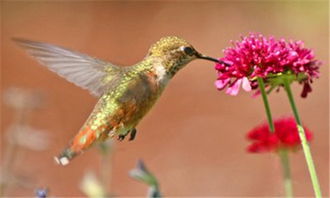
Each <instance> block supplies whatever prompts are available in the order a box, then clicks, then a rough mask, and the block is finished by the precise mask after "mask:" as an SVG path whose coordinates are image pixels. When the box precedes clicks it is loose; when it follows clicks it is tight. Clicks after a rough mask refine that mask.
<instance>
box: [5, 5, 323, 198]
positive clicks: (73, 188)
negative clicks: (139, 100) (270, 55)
mask: <svg viewBox="0 0 330 198" xmlns="http://www.w3.org/2000/svg"><path fill="white" fill-rule="evenodd" d="M1 18H2V30H1V33H2V34H1V46H2V49H1V56H2V62H1V70H2V72H1V84H2V87H1V89H2V90H1V91H2V92H3V91H4V90H6V89H7V88H10V87H21V88H25V89H27V90H39V91H41V92H43V93H44V95H45V104H44V106H43V108H41V109H39V110H37V111H34V112H33V113H31V114H30V115H31V116H30V117H29V124H30V125H32V126H33V127H35V128H38V129H43V130H46V131H47V132H48V133H49V135H50V137H51V139H50V144H49V147H48V149H47V150H44V151H40V152H37V151H32V150H27V149H21V152H20V153H19V155H18V157H17V160H16V161H15V163H14V164H13V165H12V166H11V169H12V171H13V173H15V174H20V175H25V176H28V177H29V178H31V179H32V181H33V182H31V183H32V184H33V186H35V187H38V186H46V187H48V188H49V189H50V194H51V195H53V196H56V197H61V196H71V197H72V196H83V194H82V192H81V190H80V188H79V185H80V183H81V180H82V177H83V175H84V173H85V172H86V171H88V170H94V171H98V169H99V165H100V162H99V159H100V156H99V154H98V150H97V149H95V148H93V149H90V150H89V151H88V152H86V153H85V154H83V155H82V156H80V157H78V158H76V159H75V160H74V161H73V162H72V164H70V165H69V166H67V167H61V166H57V165H56V164H55V163H54V161H53V159H52V157H53V156H55V155H57V154H58V152H59V151H61V150H62V149H63V148H64V147H65V146H66V144H67V143H68V142H69V140H70V139H71V138H72V137H73V135H74V134H75V133H76V132H77V131H78V130H79V128H80V127H81V125H82V124H83V122H84V121H85V119H86V118H87V116H88V114H89V113H90V112H91V110H92V108H93V105H94V104H95V103H96V101H97V99H96V98H94V97H93V96H91V95H89V93H88V92H87V91H85V90H82V89H80V88H78V87H76V86H75V85H73V84H71V83H69V82H67V81H66V80H64V79H62V78H60V77H58V76H57V75H55V74H54V73H52V72H50V71H48V70H47V69H45V68H44V67H42V66H40V65H39V64H38V63H37V62H36V61H35V60H33V59H31V58H30V57H28V56H27V55H26V54H25V53H24V52H23V50H22V49H20V48H19V47H17V46H16V45H15V43H13V42H12V41H11V40H10V38H12V37H22V38H27V39H31V40H38V41H44V42H49V43H53V44H57V45H61V46H65V47H68V48H71V49H75V50H77V51H80V52H83V53H87V54H89V55H92V56H96V57H99V58H101V59H105V60H109V61H110V62H112V63H116V64H120V65H131V64H134V63H136V62H138V61H139V60H141V59H142V58H143V57H144V56H145V54H146V52H147V50H148V48H149V46H150V45H151V44H152V43H154V42H155V41H157V40H158V39H159V38H161V37H162V36H167V35H177V36H180V37H182V38H185V39H186V40H187V41H189V42H190V43H192V44H193V45H194V47H195V48H196V49H198V50H199V51H200V52H202V53H204V54H207V55H210V56H214V57H221V56H223V53H222V49H223V48H225V47H227V46H229V45H230V43H229V41H230V40H236V39H238V38H239V36H240V35H246V34H248V33H249V32H260V33H263V34H264V35H267V36H268V35H274V36H275V37H276V38H282V37H283V38H286V39H294V40H303V41H304V42H305V45H306V47H308V48H312V49H313V50H314V52H315V54H316V57H317V58H318V59H320V60H322V62H323V66H322V68H321V77H320V79H318V80H316V81H315V82H314V83H313V85H312V86H313V92H312V93H311V94H310V95H309V96H308V98H307V99H302V98H300V97H299V95H300V92H301V90H302V87H301V86H299V85H297V84H295V85H294V86H293V89H294V95H295V98H296V100H297V105H298V107H299V111H300V113H301V117H302V119H303V122H304V123H305V125H306V126H308V127H309V128H310V130H312V131H313V132H314V140H313V142H312V144H311V148H312V153H313V156H314V161H315V164H316V168H317V171H318V176H319V179H320V183H321V187H322V189H323V194H324V195H328V189H327V188H328V186H329V180H328V179H329V178H328V176H329V170H328V169H329V147H328V145H329V144H328V143H329V141H328V140H329V136H328V132H329V115H328V109H329V96H328V89H329V86H328V82H329V75H328V74H329V70H328V64H329V62H328V55H329V49H328V43H329V34H328V30H329V26H328V3H327V1H299V2H298V1H297V2H286V1H280V2H275V1H274V2H271V1H269V2H262V1H260V2H258V1H256V2H253V1H251V2H248V1H242V2H240V1H234V2H230V1H228V2H226V1H219V2H204V3H203V2H169V3H166V2H154V3H151V2H150V3H146V2H78V1H72V2H64V1H63V2H62V1H42V2H41V1H40V2H39V1H22V2H18V1H17V2H15V1H2V2H1ZM215 78H216V73H215V71H214V69H213V63H210V62H205V61H200V60H198V61H194V62H192V63H191V64H189V65H188V66H187V67H186V68H185V69H184V70H182V71H180V73H179V74H178V75H177V76H176V77H175V78H174V79H173V80H172V82H171V83H170V84H169V86H168V88H167V89H166V91H165V92H164V94H163V95H162V97H161V99H160V100H159V102H158V103H157V104H156V105H155V107H154V108H153V109H152V111H151V112H150V113H149V114H148V115H147V116H146V117H145V118H144V119H143V121H142V122H141V123H140V125H139V126H138V128H137V129H138V134H137V138H136V140H135V141H134V142H126V141H124V142H121V143H118V142H116V143H115V148H114V149H115V151H114V153H113V156H112V165H110V164H109V167H111V169H112V177H111V185H109V186H108V187H109V189H110V191H111V192H112V193H113V194H116V195H120V196H144V195H145V193H146V187H145V186H144V185H143V184H140V183H138V182H136V181H134V180H132V179H131V178H130V177H129V176H128V171H129V170H130V169H132V168H133V167H134V166H135V163H136V161H137V159H144V161H145V163H146V164H147V166H148V167H149V168H150V170H151V171H152V172H154V173H155V175H156V176H157V177H158V179H159V182H160V184H161V189H162V192H163V194H164V195H166V196H280V195H283V187H282V172H281V166H280V163H279V158H278V157H277V156H276V155H275V154H273V153H271V154H249V153H247V152H246V150H245V148H246V146H247V145H248V142H247V141H246V139H245V134H246V132H247V131H248V130H250V129H251V128H252V127H254V126H255V125H257V124H259V123H262V122H263V121H264V120H265V119H266V117H265V113H264V109H263V104H262V100H261V98H260V97H259V98H256V99H253V98H251V94H250V93H245V92H244V93H243V91H242V92H241V93H240V94H239V95H238V96H236V97H231V96H228V95H226V94H225V93H224V92H219V91H217V90H216V89H215V87H214V85H213V84H214V81H215ZM270 104H271V108H272V110H273V114H274V117H280V116H283V115H290V114H291V111H290V107H289V103H288V101H287V99H286V95H285V93H284V92H283V91H280V92H279V93H273V94H272V95H271V96H270ZM1 113H2V116H1V122H2V123H1V137H2V142H1V143H2V145H1V148H2V151H3V149H4V148H6V145H7V142H6V138H5V137H6V136H5V135H4V132H5V131H6V129H7V128H8V127H9V125H10V124H11V123H12V122H13V119H14V118H13V117H14V113H13V110H12V109H11V108H9V107H8V106H5V105H3V104H2V109H1ZM290 156H291V162H292V164H291V165H292V174H293V185H294V191H295V194H296V195H297V196H312V195H313V191H312V188H311V182H310V178H309V175H308V172H307V167H306V164H305V161H304V156H303V153H302V151H299V152H296V153H294V154H291V155H290ZM33 191H34V190H33V187H32V188H23V187H20V186H16V185H11V186H8V188H7V195H11V196H19V195H20V196H31V195H33Z"/></svg>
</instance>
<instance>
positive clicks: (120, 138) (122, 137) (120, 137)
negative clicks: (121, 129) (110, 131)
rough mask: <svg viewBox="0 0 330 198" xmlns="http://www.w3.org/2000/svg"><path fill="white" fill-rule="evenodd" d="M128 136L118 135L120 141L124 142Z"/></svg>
mask: <svg viewBox="0 0 330 198" xmlns="http://www.w3.org/2000/svg"><path fill="white" fill-rule="evenodd" d="M125 137H126V135H123V134H120V135H118V140H119V141H123V140H124V139H125Z"/></svg>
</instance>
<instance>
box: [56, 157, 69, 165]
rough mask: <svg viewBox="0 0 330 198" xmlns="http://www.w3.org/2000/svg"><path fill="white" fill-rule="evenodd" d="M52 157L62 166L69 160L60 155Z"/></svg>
mask: <svg viewBox="0 0 330 198" xmlns="http://www.w3.org/2000/svg"><path fill="white" fill-rule="evenodd" d="M54 159H55V162H56V163H58V164H61V165H62V166H65V165H67V164H69V162H70V161H69V159H68V158H67V157H61V158H57V157H54Z"/></svg>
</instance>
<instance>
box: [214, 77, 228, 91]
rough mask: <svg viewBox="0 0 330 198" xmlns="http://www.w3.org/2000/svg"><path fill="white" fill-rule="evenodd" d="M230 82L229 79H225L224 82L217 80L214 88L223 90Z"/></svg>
mask: <svg viewBox="0 0 330 198" xmlns="http://www.w3.org/2000/svg"><path fill="white" fill-rule="evenodd" d="M229 81H230V79H225V80H220V79H219V80H217V81H215V83H214V84H215V86H216V87H217V89H219V90H221V89H223V88H225V86H226V85H227V84H228V82H229Z"/></svg>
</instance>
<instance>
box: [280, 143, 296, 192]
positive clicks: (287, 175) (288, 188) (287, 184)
mask: <svg viewBox="0 0 330 198" xmlns="http://www.w3.org/2000/svg"><path fill="white" fill-rule="evenodd" d="M279 156H280V158H281V162H282V168H283V178H284V188H285V195H286V197H293V192H292V182H291V171H290V162H289V153H288V151H287V150H285V149H282V150H280V151H279Z"/></svg>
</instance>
